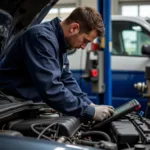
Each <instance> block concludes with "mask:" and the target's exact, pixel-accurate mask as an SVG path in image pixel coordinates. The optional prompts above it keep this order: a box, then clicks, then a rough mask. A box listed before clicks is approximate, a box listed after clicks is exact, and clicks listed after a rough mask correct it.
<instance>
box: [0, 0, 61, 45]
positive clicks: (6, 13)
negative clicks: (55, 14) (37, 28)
mask: <svg viewBox="0 0 150 150" xmlns="http://www.w3.org/2000/svg"><path fill="white" fill-rule="evenodd" d="M58 1H59V0H0V41H2V40H3V39H6V38H7V39H8V38H11V36H12V35H13V37H14V36H15V35H16V34H17V33H18V32H20V31H21V30H23V29H24V28H26V27H28V26H32V25H34V24H38V23H40V22H41V21H42V20H43V18H44V17H45V16H46V15H47V13H48V12H49V11H50V9H51V8H52V7H53V6H54V5H55V4H56V3H57V2H58ZM7 41H9V40H7ZM5 44H6V43H5Z"/></svg>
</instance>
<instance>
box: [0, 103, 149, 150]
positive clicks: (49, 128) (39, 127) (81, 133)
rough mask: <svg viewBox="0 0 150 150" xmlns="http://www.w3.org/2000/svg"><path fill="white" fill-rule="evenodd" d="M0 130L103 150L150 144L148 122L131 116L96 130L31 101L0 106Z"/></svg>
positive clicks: (144, 147)
mask: <svg viewBox="0 0 150 150" xmlns="http://www.w3.org/2000/svg"><path fill="white" fill-rule="evenodd" d="M95 125H96V128H94V127H95ZM0 128H1V131H0V135H7V136H17V137H32V138H35V139H44V140H48V141H56V142H58V143H65V144H73V145H82V146H83V145H84V146H91V147H95V148H98V149H99V148H100V149H105V150H121V149H127V150H131V149H133V150H134V149H135V150H136V149H141V150H143V149H146V147H148V146H149V144H150V120H148V119H146V118H142V117H140V116H139V115H137V114H135V113H131V114H128V115H126V116H124V117H123V118H121V119H119V120H116V121H112V122H111V123H109V124H107V125H105V126H103V127H98V123H97V122H94V121H81V120H79V119H78V118H75V117H72V116H65V115H63V114H61V113H59V112H55V111H53V110H52V109H51V108H48V107H47V106H46V105H45V104H33V103H32V102H25V103H16V104H15V103H14V104H13V105H12V104H11V105H10V104H5V105H3V106H1V110H0Z"/></svg>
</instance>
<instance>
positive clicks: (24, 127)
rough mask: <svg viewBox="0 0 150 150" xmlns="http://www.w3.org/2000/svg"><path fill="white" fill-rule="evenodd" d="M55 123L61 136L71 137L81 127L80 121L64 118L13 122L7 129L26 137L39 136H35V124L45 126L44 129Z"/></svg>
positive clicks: (73, 118)
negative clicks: (32, 127)
mask: <svg viewBox="0 0 150 150" xmlns="http://www.w3.org/2000/svg"><path fill="white" fill-rule="evenodd" d="M53 123H58V126H59V133H58V135H59V136H61V135H64V136H68V137H70V136H72V134H73V133H74V132H75V131H76V130H77V129H78V128H79V127H80V121H79V120H78V119H77V118H75V117H68V116H64V117H55V118H48V119H45V118H44V119H43V118H42V119H41V118H38V119H31V120H20V121H19V120H18V121H12V122H10V123H9V124H8V126H7V128H8V129H9V130H15V131H19V132H21V133H22V134H23V135H25V136H37V134H35V132H33V130H32V129H31V126H33V125H35V124H41V125H42V126H43V125H44V127H43V129H44V128H45V127H46V126H48V125H50V124H53ZM40 132H41V131H40Z"/></svg>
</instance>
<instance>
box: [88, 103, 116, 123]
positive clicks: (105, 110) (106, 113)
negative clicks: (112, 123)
mask: <svg viewBox="0 0 150 150" xmlns="http://www.w3.org/2000/svg"><path fill="white" fill-rule="evenodd" d="M90 105H91V106H94V108H95V115H94V118H93V119H94V120H96V121H103V120H104V119H106V118H108V117H110V116H111V115H112V114H113V113H114V108H113V107H112V106H108V105H95V104H93V103H92V104H90Z"/></svg>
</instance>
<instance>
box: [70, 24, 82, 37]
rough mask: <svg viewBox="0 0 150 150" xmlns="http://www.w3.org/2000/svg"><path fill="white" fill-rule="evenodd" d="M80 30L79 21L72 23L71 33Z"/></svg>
mask: <svg viewBox="0 0 150 150" xmlns="http://www.w3.org/2000/svg"><path fill="white" fill-rule="evenodd" d="M79 31H80V25H79V24H78V23H71V24H70V30H69V32H70V33H71V34H76V33H79Z"/></svg>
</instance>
